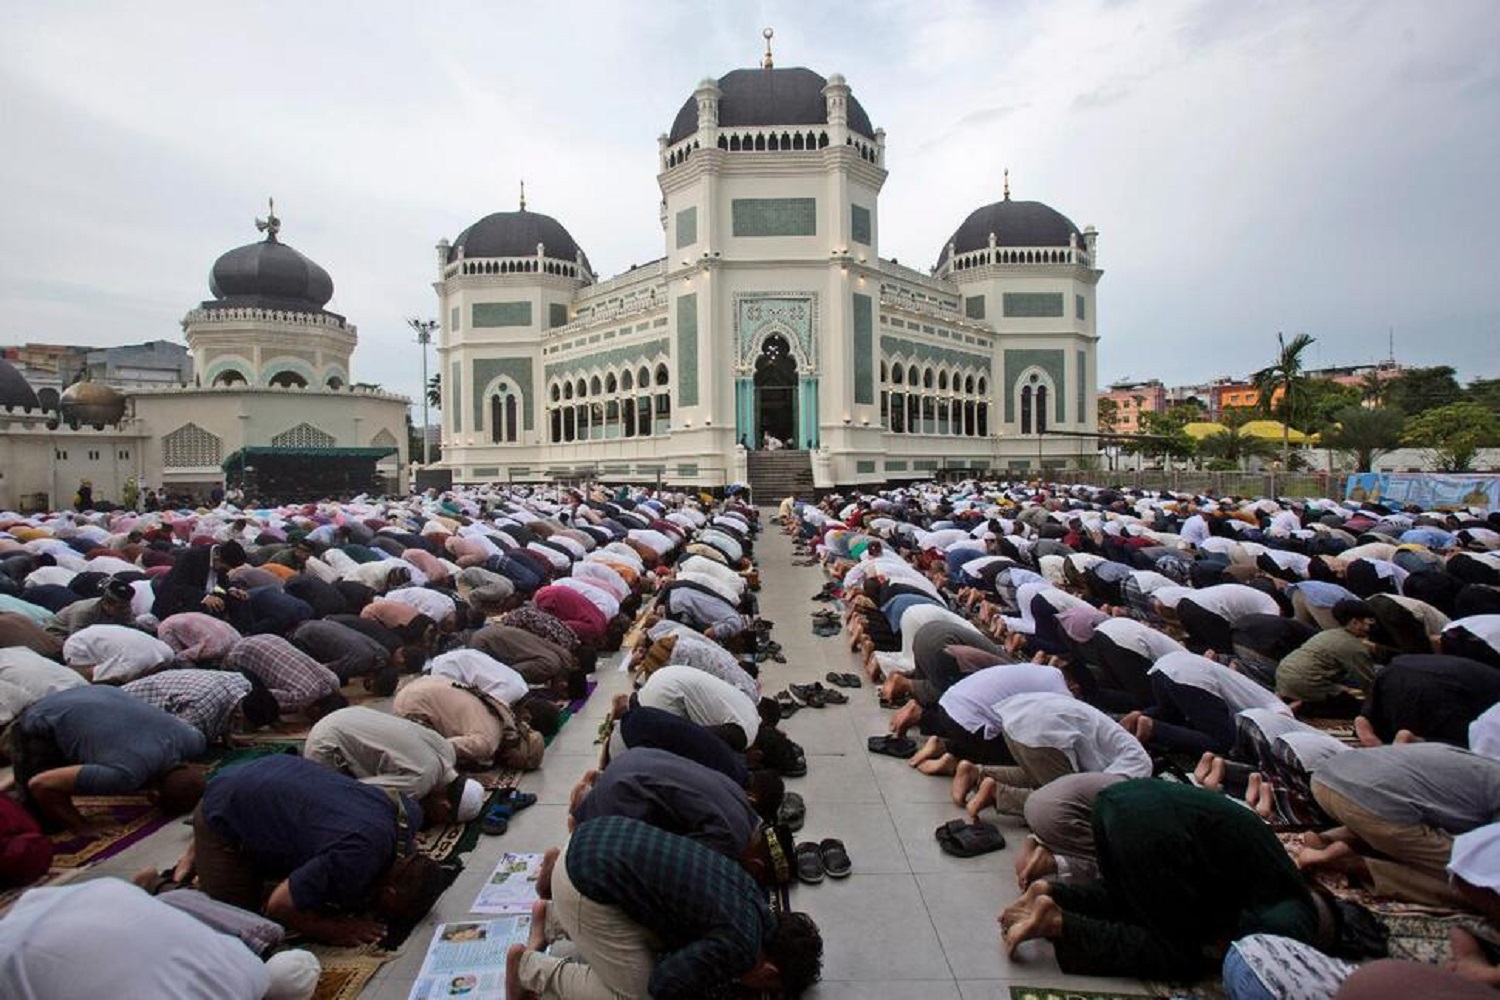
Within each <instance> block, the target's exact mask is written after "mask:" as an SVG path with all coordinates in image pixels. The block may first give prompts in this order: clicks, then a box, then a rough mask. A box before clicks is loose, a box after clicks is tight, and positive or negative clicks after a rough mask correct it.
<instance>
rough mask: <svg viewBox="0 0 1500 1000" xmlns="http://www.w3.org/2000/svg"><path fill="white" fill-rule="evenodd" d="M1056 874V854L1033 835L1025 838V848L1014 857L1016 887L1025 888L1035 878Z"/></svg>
mask: <svg viewBox="0 0 1500 1000" xmlns="http://www.w3.org/2000/svg"><path fill="white" fill-rule="evenodd" d="M1056 874H1057V856H1056V855H1055V854H1053V853H1052V852H1051V851H1049V850H1048V849H1047V848H1045V847H1043V846H1042V844H1041V842H1040V841H1038V840H1036V839H1035V838H1034V837H1028V838H1026V849H1025V850H1024V851H1023V852H1022V854H1021V856H1020V857H1019V858H1017V859H1016V887H1017V888H1020V889H1025V888H1027V887H1028V886H1030V885H1031V884H1032V883H1034V882H1035V881H1036V880H1037V879H1042V878H1046V877H1047V876H1049V875H1056Z"/></svg>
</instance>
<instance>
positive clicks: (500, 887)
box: [469, 854, 542, 914]
mask: <svg viewBox="0 0 1500 1000" xmlns="http://www.w3.org/2000/svg"><path fill="white" fill-rule="evenodd" d="M541 870H542V856H541V855H540V854H502V855H501V856H500V860H499V862H497V863H496V865H495V870H494V871H493V872H491V873H490V877H489V878H488V879H486V880H485V883H484V885H482V886H480V888H479V897H478V898H477V899H475V900H474V905H473V906H471V907H470V908H469V912H470V913H485V914H511V913H530V912H531V904H532V903H535V902H536V901H537V899H538V898H539V897H538V896H537V891H536V880H537V875H538V874H539V873H540V872H541Z"/></svg>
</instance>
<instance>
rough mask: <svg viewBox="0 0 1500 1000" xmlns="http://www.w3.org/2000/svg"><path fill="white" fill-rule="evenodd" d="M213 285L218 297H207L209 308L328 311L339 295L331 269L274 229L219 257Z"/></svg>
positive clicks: (212, 281)
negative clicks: (281, 238)
mask: <svg viewBox="0 0 1500 1000" xmlns="http://www.w3.org/2000/svg"><path fill="white" fill-rule="evenodd" d="M208 288H209V291H211V292H212V293H213V295H214V298H213V299H212V300H211V301H208V302H205V303H203V307H204V308H205V309H237V308H246V307H248V308H257V309H280V310H284V311H287V312H322V311H323V307H324V306H325V305H327V304H328V300H329V299H331V298H333V279H332V278H330V277H329V276H328V272H327V271H325V270H323V269H322V268H321V267H319V266H318V265H317V264H315V263H314V262H312V261H311V260H308V259H307V258H306V257H304V256H303V255H302V254H300V253H298V252H297V251H296V250H293V249H292V248H291V247H289V246H287V245H286V244H285V243H280V242H278V241H277V240H276V237H275V236H274V235H272V236H269V237H267V238H266V239H265V240H264V241H262V242H260V243H251V244H249V245H247V246H242V247H236V248H235V249H233V250H231V251H229V252H228V253H226V254H224V255H223V256H222V257H220V258H219V259H218V260H216V261H215V262H214V268H213V271H212V272H211V274H210V276H209V279H208Z"/></svg>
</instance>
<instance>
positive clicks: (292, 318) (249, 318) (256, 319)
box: [182, 307, 357, 334]
mask: <svg viewBox="0 0 1500 1000" xmlns="http://www.w3.org/2000/svg"><path fill="white" fill-rule="evenodd" d="M241 323H277V324H284V325H285V324H290V325H292V326H318V327H323V328H324V329H328V330H338V331H340V332H343V333H349V334H354V333H356V332H357V331H356V329H355V326H354V324H353V323H350V322H349V321H348V320H346V319H344V317H342V316H338V315H335V314H334V313H329V312H315V313H313V312H288V311H285V310H281V309H255V308H249V307H238V308H233V309H201V308H200V309H193V310H190V311H189V312H188V314H187V315H186V316H184V317H183V318H182V326H183V329H186V328H187V327H188V325H189V324H197V325H202V324H215V325H223V326H228V325H231V324H241Z"/></svg>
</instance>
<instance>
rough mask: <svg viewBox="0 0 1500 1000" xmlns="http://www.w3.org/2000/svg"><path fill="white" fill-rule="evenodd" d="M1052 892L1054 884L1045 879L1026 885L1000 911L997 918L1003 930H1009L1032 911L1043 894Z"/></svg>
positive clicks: (1047, 894) (1046, 894)
mask: <svg viewBox="0 0 1500 1000" xmlns="http://www.w3.org/2000/svg"><path fill="white" fill-rule="evenodd" d="M1051 894H1052V884H1051V883H1050V882H1047V881H1044V880H1040V879H1039V880H1037V881H1035V882H1033V883H1031V884H1030V885H1028V886H1027V887H1026V891H1025V892H1023V893H1021V895H1020V896H1018V897H1017V898H1016V901H1015V902H1014V903H1011V904H1010V905H1009V906H1007V907H1006V908H1005V909H1003V910H1001V911H1000V916H998V917H996V918H995V919H996V920H998V921H1000V928H1001V930H1009V929H1010V928H1011V927H1012V926H1014V924H1015V923H1016V921H1018V920H1020V919H1021V918H1022V917H1024V916H1026V914H1028V913H1030V912H1031V910H1032V908H1033V907H1034V906H1036V901H1037V900H1039V899H1041V898H1042V897H1043V896H1050V895H1051Z"/></svg>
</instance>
